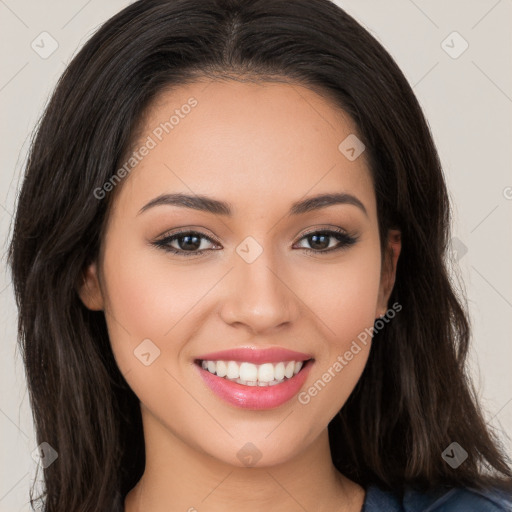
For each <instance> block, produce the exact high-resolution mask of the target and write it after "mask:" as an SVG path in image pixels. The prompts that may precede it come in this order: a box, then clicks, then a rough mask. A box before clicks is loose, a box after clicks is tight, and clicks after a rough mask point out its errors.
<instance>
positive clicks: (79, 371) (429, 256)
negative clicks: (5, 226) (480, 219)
mask: <svg viewBox="0 0 512 512" xmlns="http://www.w3.org/2000/svg"><path fill="white" fill-rule="evenodd" d="M449 226H450V211H449V201H448V195H447V190H446V185H445V181H444V177H443V174H442V170H441V167H440V163H439V159H438V156H437V152H436V149H435V147H434V144H433V141H432V138H431V135H430V133H429V130H428V126H427V123H426V121H425V119H424V117H423V114H422V112H421V109H420V107H419V105H418V102H417V101H416V99H415V97H414V95H413V93H412V90H411V88H410V86H409V85H408V83H407V81H406V80H405V78H404V76H403V74H402V73H401V72H400V70H399V69H398V67H397V66H396V64H395V62H394V61H393V60H392V58H391V57H390V56H389V54H388V53H387V52H386V51H385V50H384V49H383V48H382V46H381V45H380V44H379V43H378V42H377V41H376V40H375V39H374V38H373V37H372V36H371V35H369V34H368V32H366V31H365V30H364V29H363V28H362V27H361V26H360V25H359V24H358V23H356V22H355V21H354V20H353V19H352V18H351V17H350V16H348V15H347V14H346V13H345V12H344V11H342V10H341V9H340V8H338V7H337V6H336V5H335V4H333V3H331V2H329V1H327V0H314V1H311V0H308V1H306V0H293V1H281V0H255V1H250V2H249V1H243V0H206V1H205V0H202V1H199V0H172V1H171V0H167V1H156V0H144V1H138V2H135V3H133V4H132V5H130V6H129V7H127V8H126V9H124V10H123V11H122V12H120V13H119V14H117V15H116V16H114V17H113V18H112V19H110V20H109V21H108V22H107V23H106V24H105V25H103V26H102V27H101V29H100V30H99V31H98V32H97V33H96V34H95V35H94V36H93V37H92V38H91V39H90V40H89V41H88V42H87V43H86V45H85V46H84V47H83V49H82V50H81V51H80V52H79V53H78V54H77V55H76V57H75V58H74V59H73V61H72V62H71V63H70V65H69V66H68V68H67V70H66V71H65V73H64V75H63V77H62V78H61V80H60V82H59V85H58V87H57V89H56V91H55V93H54V95H53V97H52V99H51V102H50V104H49V106H48V108H47V111H46V112H45V115H44V117H43V119H42V121H41V123H40V126H39V129H38V133H37V136H36V138H35V140H34V142H33V145H32V148H31V153H30V158H29V162H28V167H27V171H26V176H25V180H24V183H23V186H22V189H21V194H20V197H19V203H18V207H17V213H16V221H15V228H14V236H13V240H12V244H11V248H10V263H11V266H12V271H13V279H14V286H15V292H16V297H17V304H18V308H19V313H20V317H19V335H20V344H21V347H22V349H23V355H24V362H25V366H26V371H27V381H28V386H29V390H30V396H31V404H32V407H33V411H34V418H35V424H36V430H37V438H38V442H40V443H43V442H44V443H48V445H45V446H49V447H50V448H51V449H52V450H55V453H57V454H58V458H56V459H55V460H54V461H53V462H52V463H51V464H48V465H47V467H45V469H44V479H45V487H46V489H45V490H46V493H45V495H44V496H42V497H41V498H42V500H43V502H44V507H45V508H44V510H46V511H48V512H50V511H61V510H84V511H86V510H87V511H89V510H90V511H92V510H95V511H96V510H98V511H103V510H108V511H110V510H119V511H122V510H125V511H126V512H136V511H142V510H152V511H155V512H158V511H160V510H166V511H169V510H190V511H192V510H198V511H201V510H210V511H216V510H224V511H229V510H239V509H243V510H246V511H253V510H254V511H256V510H258V511H261V510H286V511H292V510H316V511H323V510H333V509H334V510H340V511H346V512H355V511H360V510H364V511H365V512H375V511H377V510H393V511H395V510H396V511H400V510H406V511H409V512H412V511H419V510H426V509H428V510H443V511H450V510H461V508H460V507H462V509H464V510H479V511H483V510H486V511H491V510H492V511H498V510H509V508H507V507H510V503H511V501H510V499H511V492H512V491H511V488H512V471H511V467H510V460H509V459H508V458H507V457H506V456H505V454H504V453H503V451H502V448H501V446H500V444H499V441H498V440H496V439H494V438H493V436H492V434H491V433H490V432H489V430H488V428H487V426H486V423H485V419H484V417H483V415H482V412H481V411H480V408H479V405H478V403H477V400H476V399H475V394H474V391H473V389H472V387H471V384H470V383H469V381H468V379H467V377H466V373H465V368H464V362H465V356H466V353H467V350H468V344H469V337H470V330H469V323H468V319H467V313H466V311H465V309H464V308H463V306H462V304H461V302H460V300H459V299H458V298H457V297H456V295H455V292H454V290H453V288H452V286H451V284H450V281H449V276H448V272H447V267H446V264H447V263H446V255H447V245H448V242H447V241H448V240H449ZM484 466H485V468H486V469H485V471H484V469H483V468H484Z"/></svg>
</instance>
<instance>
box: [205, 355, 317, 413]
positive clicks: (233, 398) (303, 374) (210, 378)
mask: <svg viewBox="0 0 512 512" xmlns="http://www.w3.org/2000/svg"><path fill="white" fill-rule="evenodd" d="M312 365H313V359H310V360H309V361H307V362H306V363H305V364H304V366H303V367H302V369H301V371H300V372H299V373H297V375H294V376H293V377H292V378H290V379H286V380H285V381H283V382H281V384H275V385H274V386H244V385H243V384H238V382H233V381H230V380H228V379H224V378H223V377H218V376H217V375H214V374H213V373H210V372H209V371H208V370H205V369H203V368H202V367H201V366H199V365H197V364H195V366H196V367H197V369H198V371H199V373H200V375H201V377H202V378H203V380H204V382H205V383H206V385H207V386H208V387H209V388H210V389H211V390H212V391H213V392H214V393H215V394H216V395H217V396H219V397H220V398H222V399H223V400H225V401H226V402H228V403H230V404H231V405H234V406H236V407H242V408H245V409H273V408H275V407H279V406H280V405H282V404H284V403H286V402H287V401H288V400H290V399H292V398H293V397H294V396H295V395H296V394H297V393H298V392H299V391H300V388H301V387H302V385H303V384H304V381H305V380H306V378H307V376H308V374H309V370H310V369H311V366H312Z"/></svg>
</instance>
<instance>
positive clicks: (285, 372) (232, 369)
mask: <svg viewBox="0 0 512 512" xmlns="http://www.w3.org/2000/svg"><path fill="white" fill-rule="evenodd" d="M303 364H304V362H303V361H286V362H279V363H264V364H260V365H256V364H253V363H248V362H242V363H239V362H237V361H201V367H202V368H203V369H204V370H208V371H209V372H210V373H213V374H216V375H217V376H218V377H223V378H225V379H228V380H232V381H234V382H237V383H238V384H243V385H245V386H261V387H265V386H275V385H276V384H280V383H281V382H283V381H284V380H285V379H291V378H292V377H293V376H294V375H297V373H299V371H300V370H301V368H302V366H303Z"/></svg>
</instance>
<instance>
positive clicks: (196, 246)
mask: <svg viewBox="0 0 512 512" xmlns="http://www.w3.org/2000/svg"><path fill="white" fill-rule="evenodd" d="M203 240H208V241H210V242H212V243H215V242H214V241H213V240H212V239H211V238H210V237H208V236H206V235H204V234H203V233H199V232H197V231H181V232H179V233H174V234H173V235H169V236H165V237H164V238H161V239H160V240H156V241H155V242H153V244H154V245H156V246H157V247H160V248H162V249H164V250H165V251H168V252H171V253H173V254H178V255H180V256H194V255H196V256H197V255H201V254H202V253H203V252H204V251H205V250H207V249H206V248H205V247H204V246H203V247H202V248H201V244H202V241H203ZM174 242H176V245H177V246H178V247H176V246H174V247H173V246H172V245H171V244H173V243H174Z"/></svg>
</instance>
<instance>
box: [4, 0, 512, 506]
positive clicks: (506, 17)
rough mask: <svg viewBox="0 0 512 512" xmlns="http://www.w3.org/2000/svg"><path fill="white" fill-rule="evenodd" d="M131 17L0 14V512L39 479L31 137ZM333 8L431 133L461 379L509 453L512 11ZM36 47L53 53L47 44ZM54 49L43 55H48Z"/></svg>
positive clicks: (78, 0) (56, 4) (10, 5)
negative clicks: (27, 338) (394, 68)
mask: <svg viewBox="0 0 512 512" xmlns="http://www.w3.org/2000/svg"><path fill="white" fill-rule="evenodd" d="M129 3H130V2H128V1H126V0H125V1H123V0H110V1H109V2H106V1H100V0H89V1H87V0H69V1H64V0H61V1H58V0H46V1H44V0H40V1H36V0H0V55H1V67H0V69H1V74H0V105H1V112H2V124H1V134H0V135H1V136H0V144H1V151H0V158H1V167H0V230H1V234H2V240H3V241H4V243H3V246H2V259H1V265H2V272H1V277H0V308H1V309H0V311H1V323H0V326H1V334H2V337H1V341H2V343H1V345H0V351H1V352H0V354H1V362H0V365H1V371H0V379H1V381H0V385H1V390H2V394H1V400H0V432H1V437H0V454H1V467H0V511H2V512H3V511H5V512H16V511H28V510H30V507H29V505H28V499H29V497H28V490H29V486H30V484H31V481H32V479H33V475H34V474H35V468H36V462H35V461H34V460H33V459H32V457H31V453H32V451H33V450H34V449H35V448H36V443H35V439H34V432H33V428H32V419H31V414H30V408H29V401H28V394H27V390H26V384H25V379H24V373H23V368H22V365H21V361H20V357H19V354H18V353H17V352H16V351H15V350H16V349H15V346H16V321H17V320H16V318H17V317H16V308H15V303H14V297H13V291H12V285H11V278H10V274H9V271H8V269H7V267H6V250H7V243H8V239H9V238H10V230H11V222H12V215H13V211H14V207H15V200H16V195H17V191H18V189H19V185H20V176H21V174H22V170H23V165H24V163H25V159H26V152H27V149H28V144H29V140H30V134H31V131H32V129H33V127H34V126H35V123H36V122H37V120H38V118H39V116H40V115H41V112H42V109H43V107H44V105H45V104H46V102H47V100H48V97H49V95H50V94H51V91H52V89H53V87H54V85H55V83H56V81H57V79H58V77H59V76H60V74H61V73H62V72H63V70H64V68H65V65H66V63H67V62H69V60H70V58H71V56H72V55H74V54H75V53H76V51H77V48H79V47H80V46H81V45H82V44H83V43H84V41H86V40H87V39H88V38H89V37H90V36H91V35H92V33H93V32H94V31H95V30H96V29H97V28H98V27H99V25H100V24H101V23H103V22H104V21H105V20H106V19H108V18H109V17H110V16H111V15H113V14H114V13H116V12H118V11H119V10H121V9H122V8H123V7H125V6H126V5H128V4H129ZM337 3H338V5H340V6H341V7H343V8H345V9H346V10H347V12H348V13H349V14H351V15H352V16H354V17H355V18H356V19H357V20H358V21H359V22H360V23H362V24H363V25H364V26H365V27H366V28H367V29H368V30H369V31H370V32H371V33H372V34H373V35H374V36H375V37H376V38H377V39H378V40H379V41H380V42H381V43H382V44H383V45H384V47H385V48H386V49H387V50H388V51H389V52H390V53H391V54H392V55H393V57H394V58H395V60H396V61H397V63H398V65H399V66H400V67H401V69H402V71H403V72H404V74H405V75H406V77H407V79H408V80H409V82H410V83H411V85H412V86H413V88H414V91H415V93H416V95H417V97H418V99H419V101H420V103H421V105H422V106H423V109H424V111H425V113H426V116H427V119H428V120H429V123H430V126H431V129H432V132H433V135H434V138H435V141H436V143H437V146H438V149H439V153H440V156H441V160H442V163H443V165H444V170H445V175H446V180H447V183H448V187H449V190H450V194H451V197H452V201H453V215H454V223H453V235H454V237H456V240H455V241H454V243H453V247H454V250H456V251H457V257H458V258H459V265H460V269H461V275H462V278H463V280H464V283H465V284H464V286H465V288H466V292H467V295H468V300H469V305H470V312H471V316H472V323H473V336H474V337H473V348H472V351H471V354H470V362H471V373H472V375H473V377H474V380H475V384H476V387H477V389H478V390H479V396H480V397H481V399H482V403H483V406H484V410H485V414H486V417H487V420H488V422H489V424H490V425H492V426H493V427H495V429H496V432H497V434H498V435H500V436H501V439H502V441H503V443H504V444H505V446H506V447H507V450H508V452H509V453H510V452H512V441H511V439H510V434H511V433H512V372H511V371H510V367H511V362H512V344H511V341H510V340H511V337H510V331H511V329H512V265H511V264H510V262H511V261H512V229H511V218H512V172H511V163H512V154H511V151H510V146H511V141H512V66H511V64H512V63H511V54H512V41H511V39H512V31H511V30H510V26H511V21H512V19H511V18H512V1H511V0H479V1H476V0H472V1H469V0H452V1H450V2H447V1H445V0H431V1H425V0H414V1H413V0H392V1H386V2H383V1H380V0H359V1H357V0H340V1H338V2H337ZM42 32H47V33H49V34H50V36H51V38H53V39H54V40H55V41H56V44H58V47H57V48H56V50H55V51H54V52H53V53H52V54H51V55H49V56H47V58H42V57H41V56H40V55H39V54H38V53H36V51H34V50H33V49H32V47H31V44H32V42H33V41H34V40H35V41H36V43H37V41H40V37H45V38H48V36H46V35H44V36H40V34H41V33H42ZM454 32H457V34H454ZM46 41H48V42H49V43H50V44H51V40H50V39H49V38H48V39H46ZM443 41H444V42H443ZM50 44H47V45H45V47H46V48H47V49H51V46H50ZM466 46H467V48H466ZM446 392H447V393H449V392H450V390H449V389H448V390H446ZM63 413H65V412H64V411H63ZM455 441H456V440H455ZM440 456H441V454H440Z"/></svg>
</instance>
